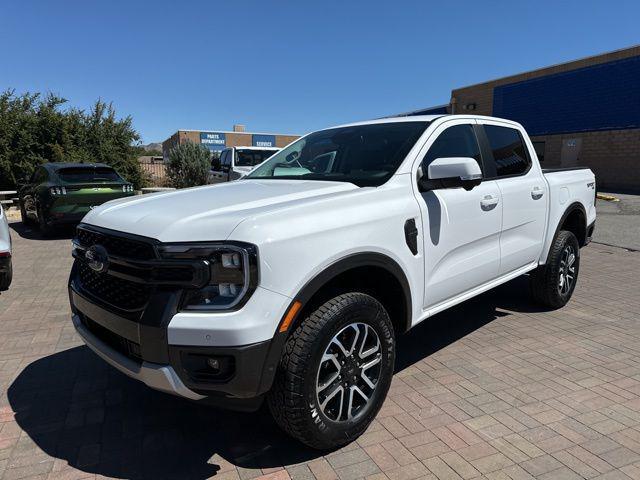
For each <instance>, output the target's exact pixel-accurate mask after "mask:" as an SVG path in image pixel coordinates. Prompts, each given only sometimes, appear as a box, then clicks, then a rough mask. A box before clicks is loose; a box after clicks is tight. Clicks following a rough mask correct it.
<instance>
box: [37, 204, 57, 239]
mask: <svg viewBox="0 0 640 480" xmlns="http://www.w3.org/2000/svg"><path fill="white" fill-rule="evenodd" d="M38 227H39V229H40V233H41V234H42V236H43V237H45V238H46V237H50V236H51V235H53V232H54V228H53V227H52V226H51V225H49V224H48V223H47V219H46V218H45V216H44V212H43V211H42V209H41V208H38Z"/></svg>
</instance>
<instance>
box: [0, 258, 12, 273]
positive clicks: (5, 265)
mask: <svg viewBox="0 0 640 480" xmlns="http://www.w3.org/2000/svg"><path fill="white" fill-rule="evenodd" d="M10 271H11V257H0V274H2V273H9V272H10Z"/></svg>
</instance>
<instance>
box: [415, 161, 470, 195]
mask: <svg viewBox="0 0 640 480" xmlns="http://www.w3.org/2000/svg"><path fill="white" fill-rule="evenodd" d="M480 182H482V171H481V170H480V165H478V162H477V161H476V160H475V159H473V158H470V157H448V158H436V159H435V160H434V161H433V162H431V164H430V165H429V167H428V169H427V175H426V178H425V176H424V175H423V176H422V178H420V179H419V180H418V185H419V187H420V190H421V191H428V190H436V189H440V188H457V187H462V188H464V189H465V190H471V189H473V188H474V187H476V186H478V185H480Z"/></svg>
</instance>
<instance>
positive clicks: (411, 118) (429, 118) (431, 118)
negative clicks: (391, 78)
mask: <svg viewBox="0 0 640 480" xmlns="http://www.w3.org/2000/svg"><path fill="white" fill-rule="evenodd" d="M449 117H450V118H455V119H466V120H497V121H500V122H504V123H510V124H513V125H520V124H519V123H518V122H514V121H513V120H508V119H506V118H498V117H490V116H488V115H466V114H451V113H448V114H446V115H414V116H409V117H385V118H378V119H375V120H366V121H363V122H355V123H347V124H344V125H336V126H333V127H328V128H324V129H323V130H329V129H332V128H342V127H354V126H357V125H373V124H377V123H398V122H433V121H434V120H437V119H439V118H449Z"/></svg>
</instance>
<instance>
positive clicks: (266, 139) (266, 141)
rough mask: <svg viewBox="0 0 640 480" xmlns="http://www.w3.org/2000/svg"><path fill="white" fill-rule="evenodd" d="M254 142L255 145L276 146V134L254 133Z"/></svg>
mask: <svg viewBox="0 0 640 480" xmlns="http://www.w3.org/2000/svg"><path fill="white" fill-rule="evenodd" d="M252 144H253V146H254V147H275V146H276V136H275V135H254V136H253V141H252Z"/></svg>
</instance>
